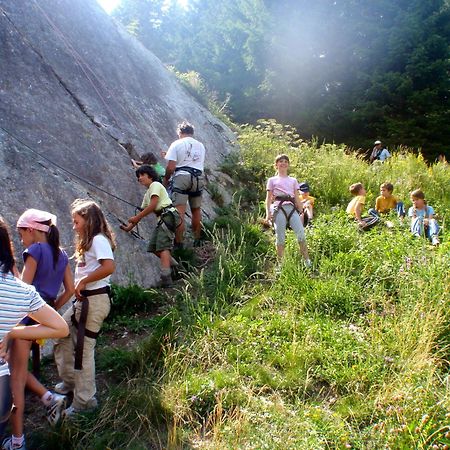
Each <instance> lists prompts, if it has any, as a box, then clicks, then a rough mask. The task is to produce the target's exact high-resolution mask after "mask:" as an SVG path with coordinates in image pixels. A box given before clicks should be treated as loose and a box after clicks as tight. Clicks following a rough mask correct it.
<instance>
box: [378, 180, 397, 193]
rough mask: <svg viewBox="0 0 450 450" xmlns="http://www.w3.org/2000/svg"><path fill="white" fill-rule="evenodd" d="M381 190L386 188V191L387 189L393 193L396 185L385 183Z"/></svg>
mask: <svg viewBox="0 0 450 450" xmlns="http://www.w3.org/2000/svg"><path fill="white" fill-rule="evenodd" d="M381 188H385V189H387V190H388V191H389V192H392V191H393V190H394V185H393V184H392V183H388V182H385V183H383V184H382V185H381V186H380V189H381Z"/></svg>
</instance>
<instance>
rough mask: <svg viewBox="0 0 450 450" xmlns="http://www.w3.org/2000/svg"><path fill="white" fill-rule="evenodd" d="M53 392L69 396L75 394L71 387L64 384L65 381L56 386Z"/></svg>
mask: <svg viewBox="0 0 450 450" xmlns="http://www.w3.org/2000/svg"><path fill="white" fill-rule="evenodd" d="M53 391H54V392H56V393H57V394H62V395H67V394H70V393H71V392H73V388H70V387H69V386H67V384H65V383H64V381H61V382H60V383H58V384H57V385H56V386H55V388H54V389H53Z"/></svg>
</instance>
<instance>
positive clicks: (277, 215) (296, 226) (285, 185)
mask: <svg viewBox="0 0 450 450" xmlns="http://www.w3.org/2000/svg"><path fill="white" fill-rule="evenodd" d="M275 168H276V169H277V175H276V176H274V177H271V178H269V180H268V181H267V195H266V220H267V221H270V222H272V224H273V226H274V229H275V235H276V246H277V256H278V258H279V259H280V260H281V259H282V258H283V254H284V247H285V241H286V228H287V227H288V226H290V227H291V229H292V231H294V233H295V235H296V236H297V240H298V244H299V248H300V253H301V254H302V256H303V258H304V259H305V264H306V266H307V267H311V260H310V259H309V255H308V248H307V246H306V239H305V230H304V228H303V225H302V220H301V218H300V215H299V211H302V210H303V204H302V202H301V200H300V198H299V192H298V181H297V180H296V179H295V178H293V177H290V176H288V169H289V157H288V156H287V155H278V156H277V157H276V158H275Z"/></svg>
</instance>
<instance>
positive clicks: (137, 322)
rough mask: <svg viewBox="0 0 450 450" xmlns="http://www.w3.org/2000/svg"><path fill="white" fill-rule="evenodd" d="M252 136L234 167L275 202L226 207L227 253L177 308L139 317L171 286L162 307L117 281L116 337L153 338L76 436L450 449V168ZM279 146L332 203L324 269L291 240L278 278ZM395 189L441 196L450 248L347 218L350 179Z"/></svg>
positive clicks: (91, 441)
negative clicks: (265, 211) (137, 334)
mask: <svg viewBox="0 0 450 450" xmlns="http://www.w3.org/2000/svg"><path fill="white" fill-rule="evenodd" d="M240 142H241V147H242V157H238V156H237V155H232V156H231V157H230V159H229V160H227V161H226V163H225V165H226V167H227V170H228V171H229V173H230V174H235V175H234V176H235V177H236V178H238V179H240V180H241V181H242V180H243V179H244V176H245V177H247V178H245V180H246V181H247V182H248V183H249V184H248V186H251V189H252V190H253V191H255V192H256V193H257V194H256V195H257V196H258V195H259V198H257V199H256V201H255V202H254V203H253V207H254V209H255V211H251V212H250V213H249V212H248V211H247V209H248V207H250V206H252V204H251V203H250V204H247V205H246V208H245V209H244V208H242V206H241V203H240V202H239V200H238V199H235V201H234V202H232V204H231V205H228V206H226V207H222V208H221V209H220V213H221V215H220V216H219V217H218V218H217V220H216V221H215V222H214V223H213V224H209V225H208V227H207V230H206V233H207V236H208V245H211V247H212V248H213V254H212V257H211V258H212V259H211V261H210V262H209V264H208V265H207V266H206V267H201V268H198V270H197V269H195V268H194V267H193V266H191V268H190V271H189V275H186V276H185V280H184V284H183V286H182V287H180V289H179V290H178V291H177V292H176V293H174V294H173V295H174V296H175V297H176V298H175V302H174V303H173V304H174V307H173V308H172V309H170V311H169V313H164V314H161V315H159V316H157V317H155V318H153V319H149V318H145V317H141V316H138V317H134V316H133V314H136V311H137V310H141V306H142V303H144V304H147V302H148V307H149V308H150V309H151V307H152V305H153V303H152V302H153V301H156V300H157V296H156V293H150V294H151V295H150V298H147V297H146V295H147V293H145V292H144V291H140V290H138V289H137V288H136V287H131V288H126V289H125V288H123V289H122V288H120V289H119V288H115V289H117V291H118V293H117V297H118V298H119V299H120V301H119V304H122V306H121V307H122V308H124V309H126V310H127V313H128V317H127V316H125V314H122V315H120V316H119V315H117V316H116V317H114V322H113V324H112V325H111V324H110V325H108V326H110V327H111V328H109V331H113V330H115V331H116V332H118V333H119V334H120V332H121V330H122V329H123V327H127V328H130V329H131V328H133V327H135V328H134V329H135V330H136V329H138V328H139V327H140V326H141V327H145V333H148V334H149V336H147V337H146V338H145V339H143V340H142V342H140V343H139V344H138V345H137V346H136V348H133V349H132V350H130V351H128V350H127V351H125V350H118V349H114V348H113V346H111V348H109V349H102V351H101V352H99V357H98V367H99V368H100V369H101V370H102V371H104V373H107V374H108V375H109V377H108V380H110V381H111V380H122V379H123V378H124V380H123V383H122V384H120V385H119V386H118V387H117V390H116V389H113V390H112V391H111V392H109V393H108V397H107V399H106V401H105V404H104V406H103V408H102V410H101V412H100V414H98V415H95V416H93V417H87V418H86V419H85V420H86V421H85V422H83V423H82V427H83V428H76V427H68V428H64V429H63V430H61V431H60V434H61V442H64V443H66V442H79V443H80V444H79V448H82V447H81V446H82V445H84V446H85V447H86V446H89V448H105V447H108V448H125V447H128V448H144V447H148V446H154V447H156V448H184V447H187V446H189V445H191V444H192V443H193V442H195V443H196V444H195V445H196V446H198V447H200V448H211V449H212V448H214V449H216V448H270V449H272V448H279V449H284V448H298V449H311V448H358V449H359V448H361V449H362V448H374V449H375V448H405V449H406V448H408V449H409V448H417V449H428V448H445V445H449V442H450V434H449V433H450V422H449V418H450V392H449V376H448V368H449V362H448V361H449V338H448V336H449V327H450V309H449V307H448V306H449V297H448V286H449V281H450V279H449V273H450V270H449V269H450V261H449V258H448V255H449V251H450V240H449V237H450V236H449V232H448V229H447V225H446V222H447V220H448V212H447V211H448V208H449V206H450V205H449V201H450V200H449V196H448V186H449V185H450V171H449V170H448V168H445V166H443V165H442V164H440V165H439V164H437V165H432V166H427V165H426V163H425V162H424V160H423V158H422V157H421V156H420V155H418V156H417V155H413V154H410V153H407V152H406V150H405V149H400V150H399V152H398V153H396V154H395V155H394V156H393V157H392V158H391V159H390V160H388V161H387V162H386V163H384V164H380V165H370V166H369V165H368V164H366V163H365V162H364V161H362V160H361V159H359V158H358V157H356V156H354V155H350V154H347V153H346V151H345V149H344V148H343V147H340V146H336V145H326V144H322V145H319V144H318V143H317V142H313V143H312V144H306V143H304V142H301V141H300V140H299V137H298V136H297V135H296V134H295V132H294V131H293V130H292V129H291V128H289V127H284V126H281V125H280V124H278V123H277V122H275V121H262V122H260V123H259V124H258V125H257V126H256V127H253V126H249V125H247V126H245V127H243V128H242V133H241V136H240ZM278 153H287V154H288V155H289V156H290V159H291V169H292V170H291V171H292V172H293V173H294V175H295V176H296V177H297V178H299V179H305V178H306V179H307V181H308V182H309V184H310V185H311V193H312V195H314V196H315V197H316V205H317V208H316V214H315V217H314V221H313V226H312V227H308V228H307V230H306V237H307V243H308V248H309V251H310V255H311V258H312V260H313V267H314V270H313V271H312V272H311V271H309V270H307V269H306V268H305V266H304V264H303V261H302V259H301V258H300V256H299V252H298V243H297V242H296V240H295V239H294V237H293V236H292V235H289V234H288V239H287V245H286V256H285V258H284V260H283V263H282V264H281V265H280V273H279V274H277V276H272V273H273V263H274V261H275V256H274V242H273V241H274V239H273V235H272V234H271V232H270V231H269V232H264V231H263V230H262V229H261V228H260V227H259V225H256V224H255V222H256V216H257V213H258V212H259V211H258V208H259V207H260V201H262V200H263V195H264V188H265V180H266V178H267V177H268V176H271V175H272V174H273V159H274V157H275V155H276V154H278ZM386 180H389V181H392V182H393V183H394V185H395V194H396V195H398V196H399V197H401V198H402V199H404V200H405V201H406V203H407V202H408V192H410V190H412V189H413V188H416V187H422V188H423V189H424V190H425V193H426V195H427V198H428V199H429V202H430V204H432V205H433V206H435V207H436V210H437V213H438V215H439V221H440V223H441V225H443V227H442V233H441V245H440V246H439V247H438V248H435V247H432V246H431V245H430V244H429V243H428V242H427V241H426V240H425V239H415V238H413V237H412V236H411V234H410V232H409V227H408V221H407V220H406V221H404V222H402V221H400V220H399V219H398V218H397V217H396V216H395V214H391V215H389V216H387V217H384V218H382V220H381V223H380V224H379V225H378V226H377V227H375V228H373V229H372V230H370V231H368V232H365V233H361V232H359V231H358V229H357V227H356V224H355V223H354V222H353V221H351V220H349V219H348V218H347V216H346V214H345V213H344V211H343V209H344V207H345V205H346V203H347V202H348V201H349V199H350V195H349V194H348V185H349V184H350V183H353V182H355V181H362V182H363V183H364V184H365V185H366V186H367V188H368V195H367V204H366V207H369V206H372V205H373V202H374V199H375V197H376V196H377V194H378V190H379V184H380V183H381V182H383V181H386ZM244 187H245V186H244ZM406 206H408V204H407V205H406ZM388 221H390V222H392V224H391V226H389V227H387V226H386V224H387V222H388ZM144 294H145V295H144ZM124 305H127V307H126V308H125V306H124ZM69 438H71V439H72V440H70V439H69ZM49 442H53V441H52V440H51V439H50V440H49ZM51 445H52V444H51ZM68 445H70V444H68ZM76 445H78V444H76ZM102 446H103V447H102ZM433 446H437V447H433Z"/></svg>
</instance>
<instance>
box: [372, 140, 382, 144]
mask: <svg viewBox="0 0 450 450" xmlns="http://www.w3.org/2000/svg"><path fill="white" fill-rule="evenodd" d="M378 144H381V141H375V142H374V143H373V145H378Z"/></svg>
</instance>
